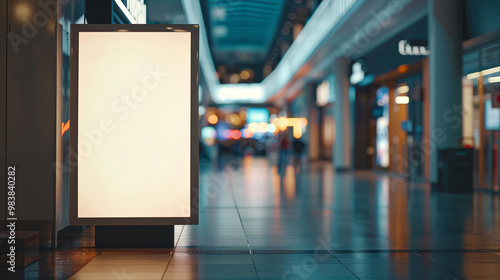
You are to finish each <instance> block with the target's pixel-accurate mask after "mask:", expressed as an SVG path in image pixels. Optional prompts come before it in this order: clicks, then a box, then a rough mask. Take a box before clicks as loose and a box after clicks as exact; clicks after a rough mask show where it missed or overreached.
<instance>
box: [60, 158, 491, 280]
mask: <svg viewBox="0 0 500 280" xmlns="http://www.w3.org/2000/svg"><path fill="white" fill-rule="evenodd" d="M297 170H298V169H297V168H296V167H294V166H291V165H289V166H287V167H282V168H278V167H277V166H276V165H273V164H272V161H269V160H267V159H265V158H252V157H246V158H244V159H243V160H233V161H228V162H226V164H222V165H219V167H217V166H212V165H210V164H205V165H202V168H201V171H200V172H201V174H200V175H201V176H200V182H201V186H200V224H199V225H197V226H176V248H175V250H174V252H172V253H170V252H154V251H147V250H146V251H143V252H137V251H136V252H134V251H132V252H128V251H127V250H123V251H119V252H96V254H99V255H97V256H96V257H95V258H94V259H93V260H92V261H91V262H90V263H88V264H87V265H86V266H85V267H83V268H82V269H81V270H80V271H79V272H78V273H76V274H75V275H74V276H73V278H72V279H442V280H444V279H449V280H451V279H500V199H499V196H498V195H494V194H491V193H484V192H478V193H475V194H446V193H437V192H433V191H431V190H430V186H429V185H428V184H424V183H408V182H406V181H405V180H403V179H400V178H397V177H392V176H389V175H387V174H377V173H373V172H371V171H357V172H342V173H335V172H333V169H332V166H331V165H330V164H328V163H316V164H311V165H307V166H302V167H301V169H300V172H299V171H297ZM62 279H64V278H62Z"/></svg>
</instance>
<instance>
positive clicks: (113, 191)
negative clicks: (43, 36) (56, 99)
mask: <svg viewBox="0 0 500 280" xmlns="http://www.w3.org/2000/svg"><path fill="white" fill-rule="evenodd" d="M71 39H72V41H71V45H72V55H71V127H70V149H71V151H73V153H75V154H76V153H77V155H78V157H77V158H78V159H77V162H78V164H77V167H76V168H71V167H70V170H69V172H70V202H71V205H70V217H71V224H73V225H174V224H196V223H198V132H197V131H198V124H197V122H198V26H197V25H72V29H71Z"/></svg>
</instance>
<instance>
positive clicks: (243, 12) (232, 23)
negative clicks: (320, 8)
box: [200, 0, 319, 83]
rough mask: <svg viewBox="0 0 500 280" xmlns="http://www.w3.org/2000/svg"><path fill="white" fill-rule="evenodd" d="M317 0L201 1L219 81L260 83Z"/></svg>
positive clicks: (276, 62) (299, 28)
mask: <svg viewBox="0 0 500 280" xmlns="http://www.w3.org/2000/svg"><path fill="white" fill-rule="evenodd" d="M318 2H319V1H317V0H273V1H269V0H252V1H247V0H201V1H200V3H201V7H202V11H203V17H204V21H205V25H206V26H207V35H208V39H209V44H210V49H211V53H212V56H213V59H214V63H215V66H216V68H217V73H218V76H219V80H220V82H221V83H253V82H260V81H262V79H263V78H264V77H265V76H267V75H268V74H269V73H270V72H271V71H272V70H273V69H274V67H276V65H277V64H278V63H279V60H280V59H281V57H282V56H283V55H284V53H285V52H286V51H287V49H288V47H289V46H290V45H291V43H292V42H293V39H294V38H295V37H296V36H297V34H298V33H299V32H300V30H301V29H302V27H303V26H304V24H305V22H306V21H307V18H308V17H309V16H310V15H311V13H312V9H313V7H315V6H316V5H317V3H318Z"/></svg>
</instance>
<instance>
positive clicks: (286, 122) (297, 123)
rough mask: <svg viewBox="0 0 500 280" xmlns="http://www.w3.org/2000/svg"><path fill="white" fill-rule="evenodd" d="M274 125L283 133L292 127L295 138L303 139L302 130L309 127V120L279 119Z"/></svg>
mask: <svg viewBox="0 0 500 280" xmlns="http://www.w3.org/2000/svg"><path fill="white" fill-rule="evenodd" d="M273 124H274V125H275V127H277V128H278V129H279V130H281V131H285V130H286V129H287V127H292V128H293V137H295V138H297V139H299V138H300V137H302V128H303V127H305V126H307V119H306V118H287V117H279V118H275V119H274V120H273Z"/></svg>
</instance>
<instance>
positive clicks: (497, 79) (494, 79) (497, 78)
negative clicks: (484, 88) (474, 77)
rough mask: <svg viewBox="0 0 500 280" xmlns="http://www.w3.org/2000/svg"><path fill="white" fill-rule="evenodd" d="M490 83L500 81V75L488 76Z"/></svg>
mask: <svg viewBox="0 0 500 280" xmlns="http://www.w3.org/2000/svg"><path fill="white" fill-rule="evenodd" d="M488 83H490V84H493V83H500V76H496V77H490V78H488Z"/></svg>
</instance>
